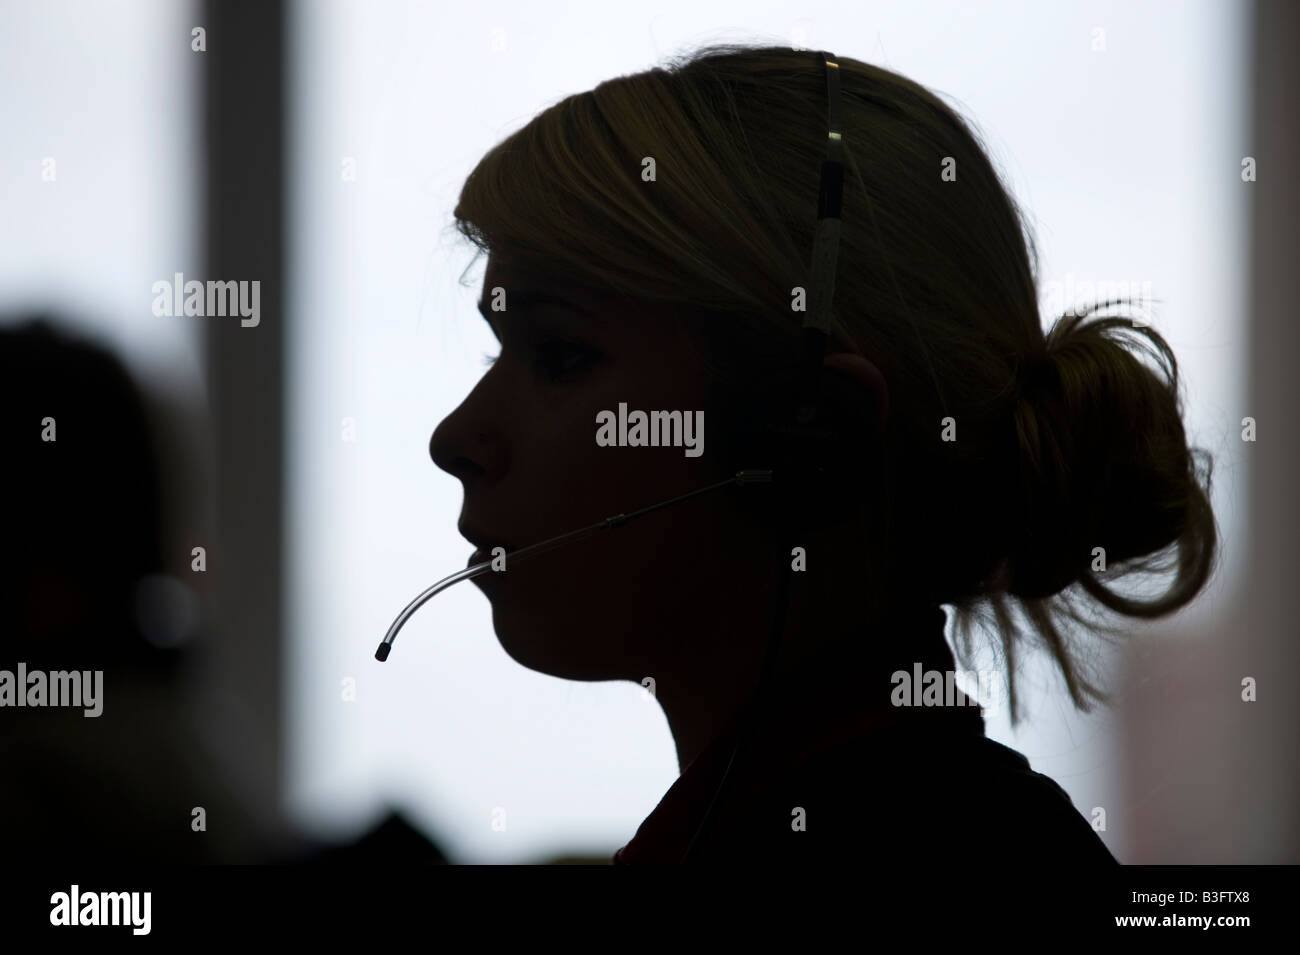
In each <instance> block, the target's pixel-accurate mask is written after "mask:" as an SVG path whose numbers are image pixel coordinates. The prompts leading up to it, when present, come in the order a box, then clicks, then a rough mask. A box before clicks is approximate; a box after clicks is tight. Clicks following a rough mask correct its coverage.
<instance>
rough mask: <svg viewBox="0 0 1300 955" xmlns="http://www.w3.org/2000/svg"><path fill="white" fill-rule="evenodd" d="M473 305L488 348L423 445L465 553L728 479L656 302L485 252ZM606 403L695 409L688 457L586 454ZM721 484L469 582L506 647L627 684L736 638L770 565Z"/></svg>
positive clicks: (693, 381)
mask: <svg viewBox="0 0 1300 955" xmlns="http://www.w3.org/2000/svg"><path fill="white" fill-rule="evenodd" d="M495 289H502V290H504V295H503V296H502V295H499V294H497V293H495V292H494V290H495ZM543 298H544V299H545V300H544V301H543V300H542V299H543ZM494 302H496V303H498V304H504V310H502V311H495V310H493V304H494ZM480 310H481V311H484V312H485V313H486V316H485V317H486V318H487V319H488V320H489V323H490V325H491V326H492V330H493V333H494V334H495V336H496V337H497V339H498V340H499V342H500V350H499V354H498V357H497V358H496V361H495V362H494V363H493V364H492V365H491V367H490V368H489V369H488V371H487V372H486V374H484V376H483V378H482V380H480V381H479V383H478V384H477V385H476V386H475V388H474V389H473V391H471V392H470V394H469V395H468V396H467V397H466V398H465V400H464V401H463V402H462V403H461V405H460V406H459V407H458V408H457V409H456V410H455V411H453V412H452V413H451V414H450V415H449V416H448V417H447V418H446V419H445V420H444V421H443V422H442V423H441V424H439V425H438V427H437V429H436V430H435V431H434V433H433V436H432V439H431V441H430V444H429V450H430V455H431V457H432V458H433V461H434V463H435V464H437V465H438V466H439V467H440V468H442V469H443V470H445V471H447V472H448V473H450V474H452V475H453V476H455V477H456V478H458V479H459V480H460V481H461V483H462V486H463V488H464V504H463V506H462V509H461V515H460V522H459V529H460V531H461V533H462V535H464V536H466V537H467V538H468V539H470V540H472V541H473V543H474V544H476V545H478V546H479V547H480V548H481V550H482V553H481V554H477V555H475V558H474V559H475V560H482V559H486V557H487V556H490V555H491V552H492V549H493V548H494V547H497V546H500V547H504V548H505V551H506V552H507V553H509V552H512V551H514V550H517V549H519V548H521V547H525V546H528V545H530V544H534V543H537V542H539V541H542V540H545V539H547V538H550V537H554V536H556V535H558V534H561V533H564V532H567V531H570V530H574V529H577V528H580V527H583V526H586V525H588V524H592V523H595V522H596V521H599V520H601V519H603V518H606V517H609V516H611V515H614V514H619V513H629V512H631V511H634V510H638V509H640V508H643V507H646V506H648V505H650V504H654V503H657V502H659V501H663V500H665V499H668V498H671V497H675V496H677V495H680V494H684V493H686V492H688V491H692V490H695V489H696V488H699V487H702V486H705V485H707V484H710V483H713V482H716V481H719V480H721V479H723V478H724V477H726V476H728V474H729V473H731V472H730V471H729V470H728V462H724V461H722V460H721V459H720V454H719V452H720V450H721V442H720V441H719V440H714V441H713V443H712V445H711V443H710V441H711V439H716V438H717V435H718V432H719V428H718V425H720V422H717V421H714V420H711V418H710V413H709V411H710V409H709V397H708V392H709V389H708V378H707V375H706V372H705V370H704V369H703V368H702V367H701V365H700V360H699V358H698V357H697V355H696V353H695V352H694V350H693V349H692V348H691V347H690V345H689V339H688V338H687V336H688V335H689V334H690V332H689V330H687V329H685V328H684V326H683V325H682V324H681V323H680V322H679V321H678V319H677V318H676V317H675V316H673V315H672V314H671V313H670V312H668V311H665V310H657V309H650V308H645V307H639V306H634V305H630V304H629V303H626V302H622V301H621V300H619V299H617V298H611V297H607V296H602V295H598V294H595V293H592V292H590V291H584V290H578V289H574V288H572V287H567V286H563V285H559V284H556V283H555V282H554V281H548V280H547V279H546V277H545V275H543V274H539V273H538V272H535V271H534V272H526V271H523V270H521V269H517V268H512V267H510V266H509V265H507V264H506V263H505V262H503V261H502V259H501V258H500V257H499V256H497V255H493V256H492V257H491V258H490V259H489V261H488V266H487V271H486V274H485V277H484V286H483V294H482V296H481V297H480ZM620 404H623V405H625V406H626V409H627V412H628V413H629V414H630V413H631V412H633V411H643V412H646V413H647V415H648V414H649V412H651V411H668V412H672V411H676V412H680V413H681V416H680V417H681V418H682V420H683V421H685V420H686V419H687V417H688V416H689V417H690V419H691V420H692V421H693V422H699V421H701V417H700V416H699V415H698V414H697V413H698V412H703V415H702V424H703V428H702V430H700V429H696V431H697V432H698V433H694V434H692V435H690V438H691V440H692V443H693V445H694V447H695V448H699V449H701V453H699V455H698V456H688V455H687V453H686V452H687V450H688V448H687V447H685V446H681V445H679V446H675V447H674V446H669V447H663V446H661V447H629V446H622V447H602V446H601V445H600V444H598V443H597V431H598V424H597V420H598V415H599V414H600V413H601V412H603V411H608V412H611V413H612V414H613V415H614V416H615V418H617V416H618V414H619V406H620ZM711 429H712V431H711ZM614 433H615V434H617V425H616V426H615V432H614ZM683 439H685V434H683ZM692 454H694V451H692ZM737 493H745V491H744V490H743V489H739V488H726V489H722V490H718V491H715V492H712V493H710V494H706V495H701V496H700V497H699V498H696V499H693V500H690V501H687V502H683V503H681V504H678V505H674V506H672V507H669V508H665V509H663V510H660V511H656V512H654V513H651V514H648V515H645V516H644V517H641V518H638V519H637V520H635V521H632V522H631V523H629V524H628V525H626V526H624V527H619V528H615V529H611V530H604V531H599V532H597V533H596V534H594V535H592V536H591V537H589V538H586V539H584V540H581V541H579V542H577V543H573V544H567V545H564V546H562V547H560V548H557V549H555V550H553V551H548V552H546V553H544V554H542V555H539V556H536V557H534V558H531V559H529V560H526V561H522V562H520V563H518V565H517V566H509V565H507V568H506V570H505V571H504V572H488V573H485V574H483V575H480V576H479V577H477V578H475V580H474V582H475V583H476V584H477V585H478V586H479V587H480V589H481V590H482V591H483V593H484V594H485V595H486V596H487V597H488V599H489V600H490V601H491V604H492V616H493V624H494V628H495V630H496V634H497V636H498V638H499V639H500V641H501V644H502V646H503V647H504V648H505V650H506V652H507V653H508V654H509V655H510V656H511V657H512V658H513V659H514V660H516V661H517V662H519V663H520V664H522V665H524V666H526V667H529V668H530V669H533V670H537V671H540V672H543V673H548V674H551V675H554V676H558V677H563V678H567V679H582V680H607V679H618V678H625V679H633V680H637V681H640V680H642V679H643V678H645V677H647V676H649V677H655V678H656V680H658V679H659V678H660V676H661V675H668V674H671V673H673V672H676V671H677V670H678V668H680V667H681V666H682V665H683V662H685V664H686V665H690V663H691V661H692V660H701V659H702V658H703V657H705V656H706V655H707V656H712V655H715V654H726V653H727V652H728V649H729V648H730V647H732V646H733V645H734V644H735V643H738V642H742V641H744V640H746V639H748V640H750V642H752V634H750V633H733V632H732V630H733V629H735V627H734V626H729V625H728V621H730V622H731V624H733V625H734V624H738V623H742V620H741V618H742V617H743V612H742V611H741V608H742V607H743V606H745V605H747V604H753V603H755V596H756V595H761V594H762V593H763V592H764V590H765V588H766V587H767V586H768V583H769V580H770V579H772V577H773V574H774V570H773V568H772V563H773V561H772V558H771V555H770V552H769V551H770V548H765V547H764V546H763V545H762V543H761V541H762V538H761V533H760V531H759V529H758V528H756V527H754V526H753V525H752V522H750V521H747V520H746V519H745V518H744V517H742V515H741V512H740V511H739V509H737V507H736V506H735V501H734V498H733V495H734V494H737ZM758 602H761V601H758ZM741 629H745V628H744V627H741Z"/></svg>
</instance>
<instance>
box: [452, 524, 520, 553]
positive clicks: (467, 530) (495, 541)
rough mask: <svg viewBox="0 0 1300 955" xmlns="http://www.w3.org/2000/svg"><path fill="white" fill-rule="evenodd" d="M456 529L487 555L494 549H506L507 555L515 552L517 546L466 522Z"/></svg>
mask: <svg viewBox="0 0 1300 955" xmlns="http://www.w3.org/2000/svg"><path fill="white" fill-rule="evenodd" d="M456 529H457V530H458V531H459V532H460V536H461V537H463V538H465V540H467V541H469V542H470V543H471V544H473V545H474V546H475V547H477V548H478V549H479V551H481V552H482V553H483V554H485V555H486V554H489V553H491V551H492V548H494V547H504V548H505V549H506V553H507V554H509V553H511V552H513V551H514V550H515V546H514V545H513V544H511V543H510V542H509V541H506V540H503V539H501V538H500V537H497V536H496V535H494V534H492V533H490V532H489V531H484V530H481V529H480V528H477V527H474V526H471V525H469V524H466V523H464V522H461V523H460V524H458V525H457V528H456Z"/></svg>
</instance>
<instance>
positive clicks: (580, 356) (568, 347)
mask: <svg viewBox="0 0 1300 955" xmlns="http://www.w3.org/2000/svg"><path fill="white" fill-rule="evenodd" d="M536 352H537V361H536V362H535V365H536V367H537V368H538V370H539V371H540V372H541V373H542V374H544V375H545V376H546V377H548V378H550V379H552V380H555V381H558V380H560V379H563V378H566V377H569V376H571V375H574V374H576V373H577V372H580V371H582V370H583V369H584V368H586V367H587V366H588V365H590V364H592V363H593V362H595V361H596V360H597V359H598V358H600V353H599V352H598V351H596V350H595V349H594V348H588V347H587V346H586V345H579V344H578V343H577V342H570V341H565V340H564V339H561V338H551V339H547V340H546V341H543V342H541V343H539V344H538V345H537V346H536Z"/></svg>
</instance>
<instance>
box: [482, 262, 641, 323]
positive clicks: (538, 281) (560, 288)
mask: <svg viewBox="0 0 1300 955" xmlns="http://www.w3.org/2000/svg"><path fill="white" fill-rule="evenodd" d="M497 287H500V288H503V289H505V290H506V294H507V296H509V294H510V293H511V292H515V291H525V290H526V291H529V292H537V293H542V294H544V295H548V296H553V297H555V298H559V299H563V300H566V301H569V302H572V303H573V304H575V305H578V306H585V307H587V308H588V309H589V310H590V311H592V312H601V311H607V310H608V309H609V308H610V307H611V306H614V305H618V306H619V311H620V312H626V311H627V310H628V306H629V305H631V304H632V303H630V302H629V301H628V300H627V299H625V298H623V297H622V296H619V295H616V294H614V293H612V292H609V291H607V290H603V289H597V288H595V287H592V286H588V285H583V284H581V283H578V282H572V281H568V280H567V279H565V278H564V277H563V276H560V275H558V274H557V273H556V271H554V270H551V269H548V268H547V267H546V266H545V265H544V264H538V263H531V262H527V263H526V262H524V261H522V260H520V259H515V258H510V257H507V256H506V255H504V254H502V253H498V252H493V253H492V254H491V255H490V256H489V257H488V263H487V269H486V270H485V271H484V273H483V290H482V294H481V296H480V302H481V303H483V304H487V303H489V302H490V301H491V298H492V290H493V289H494V288H497Z"/></svg>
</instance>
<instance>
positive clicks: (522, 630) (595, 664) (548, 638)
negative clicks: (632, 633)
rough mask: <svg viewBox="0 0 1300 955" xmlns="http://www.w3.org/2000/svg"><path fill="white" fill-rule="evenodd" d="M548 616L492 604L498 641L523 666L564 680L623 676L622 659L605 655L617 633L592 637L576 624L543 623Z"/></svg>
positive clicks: (618, 677) (507, 653) (493, 627)
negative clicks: (603, 651) (574, 625)
mask: <svg viewBox="0 0 1300 955" xmlns="http://www.w3.org/2000/svg"><path fill="white" fill-rule="evenodd" d="M545 619H548V617H547V616H542V615H540V614H538V613H528V612H524V611H520V610H518V609H517V608H512V607H509V606H503V605H502V604H500V603H494V604H493V605H492V629H493V630H494V631H495V632H496V635H497V642H498V643H500V644H501V649H503V650H504V651H505V652H506V655H507V656H508V657H510V659H512V660H514V661H515V662H516V663H518V664H519V665H520V666H522V667H526V668H527V669H529V670H533V671H535V672H537V673H544V674H546V675H547V676H553V677H557V678H558V679H561V680H582V681H588V682H589V681H596V680H617V679H621V678H623V676H624V673H623V672H622V671H623V668H622V667H620V666H618V662H617V661H614V660H607V659H604V658H603V657H602V655H601V650H602V649H603V650H608V649H609V648H610V646H611V643H610V641H611V640H613V639H614V638H616V637H617V636H618V635H617V633H615V632H611V631H606V632H605V633H604V634H603V635H596V637H594V638H591V637H589V635H588V634H587V633H585V632H583V631H580V630H578V629H576V628H574V627H572V626H565V627H560V628H555V627H545V626H540V625H539V624H538V621H539V620H545ZM549 619H555V618H554V617H549ZM597 641H599V642H597Z"/></svg>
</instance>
